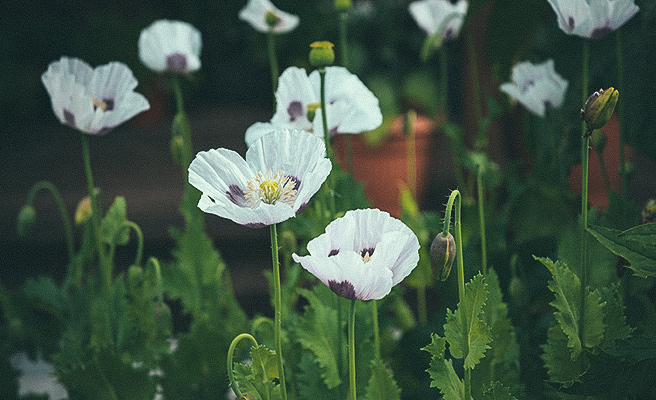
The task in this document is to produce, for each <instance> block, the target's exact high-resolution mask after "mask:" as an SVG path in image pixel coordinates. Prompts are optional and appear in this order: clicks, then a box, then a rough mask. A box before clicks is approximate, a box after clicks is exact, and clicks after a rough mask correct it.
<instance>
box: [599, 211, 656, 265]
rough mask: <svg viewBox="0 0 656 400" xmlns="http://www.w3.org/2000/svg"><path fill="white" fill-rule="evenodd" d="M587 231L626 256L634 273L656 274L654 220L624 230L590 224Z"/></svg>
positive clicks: (608, 246)
mask: <svg viewBox="0 0 656 400" xmlns="http://www.w3.org/2000/svg"><path fill="white" fill-rule="evenodd" d="M588 231H590V233H592V235H593V236H594V237H595V238H597V240H598V241H599V242H601V244H603V245H604V246H606V247H607V248H608V249H609V250H610V251H612V252H613V253H615V254H617V255H618V256H621V257H624V258H626V259H627V260H628V261H629V263H631V265H629V266H628V268H631V269H632V270H633V272H634V273H635V274H636V275H638V276H640V277H642V278H646V277H648V276H656V222H652V223H649V224H644V225H638V226H636V227H633V228H630V229H627V230H625V231H618V230H615V229H608V228H604V227H601V226H593V225H591V226H589V227H588Z"/></svg>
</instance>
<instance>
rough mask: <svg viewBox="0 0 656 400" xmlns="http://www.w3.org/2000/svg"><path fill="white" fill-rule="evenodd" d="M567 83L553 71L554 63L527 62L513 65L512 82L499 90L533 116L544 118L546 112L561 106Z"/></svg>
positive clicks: (548, 61)
mask: <svg viewBox="0 0 656 400" xmlns="http://www.w3.org/2000/svg"><path fill="white" fill-rule="evenodd" d="M567 86H568V82H567V81H566V80H565V79H563V78H562V77H561V76H560V75H558V74H557V73H556V71H555V69H554V61H553V60H551V59H549V60H547V61H545V62H543V63H542V64H531V63H530V62H528V61H525V62H522V63H519V64H517V65H515V67H514V68H513V70H512V82H506V83H503V84H501V86H500V87H499V89H500V90H501V91H502V92H505V93H506V94H508V95H509V96H510V97H512V98H514V99H516V100H517V101H518V102H520V103H521V104H522V105H523V106H524V107H525V108H526V109H527V110H529V111H530V112H532V113H533V114H536V115H539V116H540V117H544V115H545V113H546V111H547V110H548V109H552V108H558V107H560V106H561V105H562V104H563V100H564V99H565V92H566V91H567Z"/></svg>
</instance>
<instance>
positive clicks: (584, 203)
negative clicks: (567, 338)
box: [579, 40, 590, 340]
mask: <svg viewBox="0 0 656 400" xmlns="http://www.w3.org/2000/svg"><path fill="white" fill-rule="evenodd" d="M589 59H590V42H589V41H588V40H584V41H583V76H582V81H583V85H582V86H583V93H582V99H583V104H585V101H586V100H587V99H588V70H589V65H588V64H589ZM581 126H582V128H581V216H582V223H581V310H580V313H579V326H580V327H581V328H580V332H579V335H580V338H581V340H583V338H584V337H585V336H584V332H583V330H584V329H585V325H584V321H585V297H586V296H585V293H586V287H587V286H588V157H589V147H590V136H589V135H588V134H587V130H588V127H587V126H586V124H585V122H582V123H581Z"/></svg>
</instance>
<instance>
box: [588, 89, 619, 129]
mask: <svg viewBox="0 0 656 400" xmlns="http://www.w3.org/2000/svg"><path fill="white" fill-rule="evenodd" d="M619 96H620V93H619V92H618V91H617V90H615V89H614V88H612V87H611V88H608V89H606V90H603V89H599V91H598V92H594V93H593V94H591V95H590V97H588V100H586V102H585V106H584V108H583V109H581V119H582V120H583V121H585V124H586V125H587V126H588V132H587V134H586V135H587V136H590V135H591V134H592V131H593V130H595V129H599V128H601V127H602V126H604V125H606V123H607V122H608V120H609V119H610V117H611V115H613V111H614V110H615V105H616V104H617V99H618V98H619Z"/></svg>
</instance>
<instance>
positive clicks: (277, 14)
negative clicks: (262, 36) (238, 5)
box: [239, 0, 299, 33]
mask: <svg viewBox="0 0 656 400" xmlns="http://www.w3.org/2000/svg"><path fill="white" fill-rule="evenodd" d="M267 18H272V19H273V20H274V21H275V25H273V32H274V33H286V32H289V31H292V30H294V28H296V27H297V26H298V22H299V18H298V16H296V15H294V14H290V13H287V12H284V11H281V10H279V9H278V8H276V6H274V5H273V3H271V2H270V1H269V0H248V4H246V7H244V8H242V9H241V10H240V11H239V19H241V20H242V21H246V22H248V23H249V24H250V25H251V26H252V27H253V29H255V30H256V31H258V32H261V33H267V32H269V29H271V28H270V26H269V24H267Z"/></svg>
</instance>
